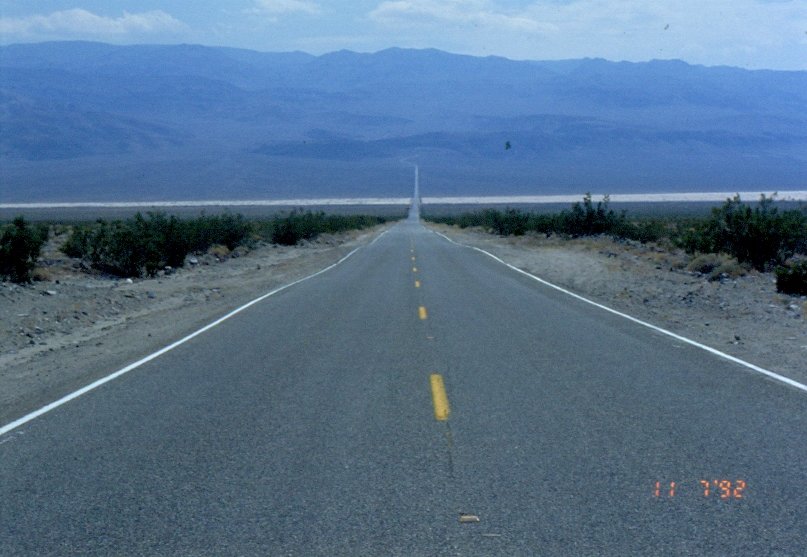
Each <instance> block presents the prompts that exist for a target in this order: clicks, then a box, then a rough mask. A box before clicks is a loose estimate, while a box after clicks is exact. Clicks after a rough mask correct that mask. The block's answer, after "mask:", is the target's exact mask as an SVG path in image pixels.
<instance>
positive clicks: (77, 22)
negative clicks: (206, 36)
mask: <svg viewBox="0 0 807 557" xmlns="http://www.w3.org/2000/svg"><path fill="white" fill-rule="evenodd" d="M185 29H187V26H186V25H185V24H184V23H182V22H181V21H179V20H177V19H175V18H174V17H172V16H171V15H169V14H167V13H165V12H164V11H162V10H154V11H149V12H142V13H137V14H132V13H128V12H124V13H123V15H122V16H121V17H105V16H100V15H96V14H94V13H92V12H88V11H87V10H82V9H79V8H77V9H72V10H63V11H58V12H53V13H51V14H48V15H32V16H27V17H20V18H12V17H2V18H0V35H10V36H22V37H31V36H40V35H43V36H48V35H59V36H64V35H85V36H108V37H110V36H123V35H129V34H143V33H145V34H152V33H163V32H173V31H182V30H185Z"/></svg>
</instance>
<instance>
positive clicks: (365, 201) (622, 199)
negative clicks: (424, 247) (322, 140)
mask: <svg viewBox="0 0 807 557" xmlns="http://www.w3.org/2000/svg"><path fill="white" fill-rule="evenodd" d="M584 195H585V194H584V193H580V194H562V195H495V196H483V195H481V196H469V195H465V196H425V197H421V198H420V201H421V203H422V204H424V205H437V204H439V205H461V204H468V205H484V204H496V205H499V204H507V203H519V204H536V205H540V204H548V203H573V202H575V201H580V200H581V199H582V198H583V196H584ZM736 195H739V196H740V198H741V199H744V200H746V201H749V200H757V199H758V198H759V197H760V196H762V195H764V196H766V197H771V198H773V199H774V200H775V201H807V190H789V191H774V190H767V191H762V190H760V191H733V192H728V191H723V192H683V193H624V194H611V195H609V194H602V193H592V194H591V198H592V199H594V200H599V199H603V198H605V197H606V196H607V197H608V199H609V200H610V201H611V202H612V203H642V202H645V203H667V202H686V201H690V202H701V201H703V202H714V201H718V202H719V201H725V200H727V199H731V198H733V197H734V196H736ZM749 198H751V199H749ZM411 203H412V198H411V197H344V198H341V197H339V198H337V197H330V198H311V199H303V198H300V199H188V200H161V201H53V202H31V203H0V209H5V210H9V209H79V208H121V209H127V208H129V209H131V208H138V207H140V208H149V207H222V206H230V207H312V206H345V205H409V204H411Z"/></svg>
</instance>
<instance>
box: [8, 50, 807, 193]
mask: <svg viewBox="0 0 807 557" xmlns="http://www.w3.org/2000/svg"><path fill="white" fill-rule="evenodd" d="M506 144H509V145H510V148H509V149H505V145H506ZM0 157H2V159H0V162H1V163H2V169H0V201H23V200H57V199H58V200H79V199H175V198H253V197H322V196H351V197H352V196H367V195H371V196H406V195H408V194H409V193H410V189H411V184H412V173H411V162H418V163H419V164H420V166H421V173H422V191H423V193H424V195H453V194H458V195H484V194H496V195H502V194H542V193H578V192H583V191H586V190H591V191H604V192H610V193H626V192H634V191H643V192H644V191H707V190H729V191H731V190H742V189H757V188H765V189H767V188H770V189H796V188H798V189H804V187H805V185H807V72H782V71H747V70H742V69H738V68H729V67H703V66H692V65H688V64H685V63H683V62H680V61H675V60H672V61H651V62H646V63H626V62H618V63H617V62H609V61H606V60H600V59H584V60H566V61H512V60H507V59H504V58H498V57H486V58H479V57H472V56H462V55H455V54H449V53H445V52H441V51H437V50H405V49H388V50H384V51H381V52H378V53H375V54H361V53H355V52H349V51H340V52H334V53H330V54H326V55H323V56H311V55H308V54H305V53H299V52H293V53H260V52H254V51H249V50H239V49H231V48H212V47H203V46H194V45H178V46H160V45H139V46H114V45H107V44H100V43H88V42H59V43H39V44H25V45H10V46H4V47H0Z"/></svg>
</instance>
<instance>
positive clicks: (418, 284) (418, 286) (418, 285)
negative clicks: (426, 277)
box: [415, 280, 420, 288]
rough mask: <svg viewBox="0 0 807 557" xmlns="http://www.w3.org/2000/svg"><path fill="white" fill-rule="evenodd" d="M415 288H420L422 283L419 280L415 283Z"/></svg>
mask: <svg viewBox="0 0 807 557" xmlns="http://www.w3.org/2000/svg"><path fill="white" fill-rule="evenodd" d="M415 288H420V281H419V280H416V281H415Z"/></svg>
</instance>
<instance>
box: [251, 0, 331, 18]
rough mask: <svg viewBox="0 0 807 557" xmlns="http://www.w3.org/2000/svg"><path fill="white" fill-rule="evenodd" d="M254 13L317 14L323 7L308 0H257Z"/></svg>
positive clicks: (277, 14) (272, 14)
mask: <svg viewBox="0 0 807 557" xmlns="http://www.w3.org/2000/svg"><path fill="white" fill-rule="evenodd" d="M252 11H253V13H259V14H268V15H270V16H279V15H287V14H293V13H302V14H308V15H317V14H319V13H320V12H321V11H322V9H321V8H320V7H319V5H318V4H316V3H314V2H310V1H308V0H256V1H255V8H254V9H253V10H252Z"/></svg>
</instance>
